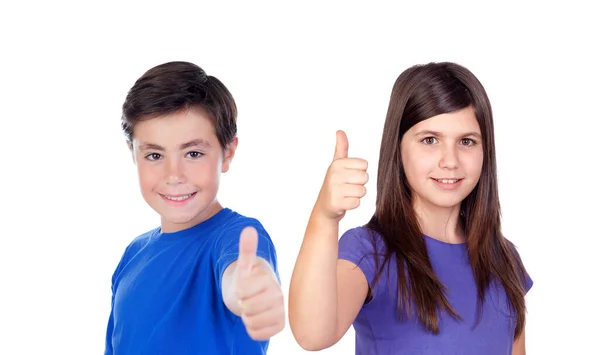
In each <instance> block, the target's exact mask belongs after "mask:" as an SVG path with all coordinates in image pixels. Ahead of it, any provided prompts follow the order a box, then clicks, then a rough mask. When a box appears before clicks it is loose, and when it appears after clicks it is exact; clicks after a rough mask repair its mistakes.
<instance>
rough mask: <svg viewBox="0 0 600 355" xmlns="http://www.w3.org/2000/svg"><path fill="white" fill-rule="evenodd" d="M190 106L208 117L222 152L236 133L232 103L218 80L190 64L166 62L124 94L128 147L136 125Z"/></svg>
mask: <svg viewBox="0 0 600 355" xmlns="http://www.w3.org/2000/svg"><path fill="white" fill-rule="evenodd" d="M192 106H200V107H202V108H203V109H204V110H205V111H206V112H207V113H208V114H209V117H210V119H211V121H212V124H213V126H214V129H215V134H216V136H217V138H218V139H219V143H220V145H221V148H223V149H225V147H226V146H227V145H228V144H229V143H231V142H232V141H233V139H234V138H235V135H236V133H237V122H236V121H237V107H236V104H235V100H234V99H233V96H232V95H231V93H230V92H229V90H228V89H227V88H226V87H225V85H223V83H222V82H221V81H220V80H219V79H217V78H215V77H214V76H210V75H207V74H206V72H205V71H204V70H203V69H202V68H200V67H199V66H197V65H196V64H193V63H189V62H183V61H175V62H168V63H164V64H160V65H158V66H156V67H154V68H152V69H150V70H148V71H147V72H146V73H144V75H142V76H141V77H140V78H139V79H138V80H137V81H136V82H135V84H134V85H133V87H132V88H131V89H130V90H129V92H128V93H127V97H126V98H125V102H124V103H123V115H122V117H121V128H122V129H123V133H124V134H125V137H126V138H127V140H128V141H129V142H130V143H131V142H132V141H133V130H134V128H135V125H136V124H137V123H138V122H142V121H145V120H149V119H153V118H156V117H159V116H164V115H168V114H172V113H175V112H179V111H181V110H186V109H189V108H190V107H192Z"/></svg>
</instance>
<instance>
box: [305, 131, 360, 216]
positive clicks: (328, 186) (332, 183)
mask: <svg viewBox="0 0 600 355" xmlns="http://www.w3.org/2000/svg"><path fill="white" fill-rule="evenodd" d="M367 166H368V164H367V161H366V160H364V159H359V158H348V138H347V137H346V133H344V132H343V131H337V133H336V145H335V154H334V156H333V162H332V163H331V165H330V166H329V169H328V170H327V174H326V175H325V181H324V182H323V186H322V187H321V192H320V193H319V197H318V199H317V203H316V207H317V209H318V210H319V212H321V213H323V214H324V215H325V216H327V217H329V218H331V219H335V220H340V219H342V218H343V217H344V215H345V214H346V211H348V210H352V209H355V208H357V207H358V206H359V205H360V199H361V198H362V197H364V196H365V195H366V193H367V189H366V187H365V184H366V183H367V181H368V180H369V175H368V174H367Z"/></svg>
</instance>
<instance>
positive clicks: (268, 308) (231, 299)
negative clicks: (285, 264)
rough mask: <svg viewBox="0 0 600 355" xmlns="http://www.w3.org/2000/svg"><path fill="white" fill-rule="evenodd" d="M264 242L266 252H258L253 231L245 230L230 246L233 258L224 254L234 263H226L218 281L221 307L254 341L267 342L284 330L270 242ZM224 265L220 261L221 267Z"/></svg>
mask: <svg viewBox="0 0 600 355" xmlns="http://www.w3.org/2000/svg"><path fill="white" fill-rule="evenodd" d="M265 239H266V238H265ZM265 239H263V240H265ZM266 240H267V241H268V242H269V243H267V245H268V246H267V251H266V252H265V251H263V250H259V236H258V233H257V231H256V229H254V228H251V227H250V228H245V229H244V230H243V231H242V232H241V235H240V237H239V243H233V244H231V245H230V247H233V246H236V247H237V248H236V249H238V250H237V251H236V253H235V254H237V255H232V254H231V253H228V252H227V251H225V253H226V254H227V257H228V258H234V259H235V260H232V262H229V263H228V265H227V266H226V268H225V270H224V272H223V273H222V276H221V279H220V280H219V281H220V283H221V285H220V286H221V296H222V298H223V303H224V304H225V306H226V307H227V308H228V309H229V310H230V311H231V312H232V313H234V314H235V315H237V316H239V317H241V318H242V321H243V323H244V325H245V326H246V330H247V331H248V334H249V335H250V337H252V338H253V339H255V340H266V339H269V338H271V337H272V336H274V335H275V334H277V333H279V332H280V331H281V330H283V328H284V326H285V309H284V302H283V293H282V290H281V285H280V284H279V282H278V277H277V274H276V271H275V265H274V263H275V260H274V259H275V258H274V255H270V254H271V253H269V251H271V252H272V253H273V254H274V249H273V248H272V245H269V244H270V240H268V239H266ZM236 244H237V245H236ZM262 245H263V246H264V245H265V244H262ZM258 254H261V255H265V257H261V256H258ZM227 262H228V260H226V259H224V260H223V259H222V265H225V264H226V263H227Z"/></svg>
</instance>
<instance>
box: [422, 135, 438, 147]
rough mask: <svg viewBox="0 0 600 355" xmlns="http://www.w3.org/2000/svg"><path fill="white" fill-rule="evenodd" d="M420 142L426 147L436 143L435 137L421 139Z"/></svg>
mask: <svg viewBox="0 0 600 355" xmlns="http://www.w3.org/2000/svg"><path fill="white" fill-rule="evenodd" d="M422 142H423V143H425V144H427V145H431V144H435V143H436V142H437V139H436V138H435V137H427V138H425V139H423V140H422Z"/></svg>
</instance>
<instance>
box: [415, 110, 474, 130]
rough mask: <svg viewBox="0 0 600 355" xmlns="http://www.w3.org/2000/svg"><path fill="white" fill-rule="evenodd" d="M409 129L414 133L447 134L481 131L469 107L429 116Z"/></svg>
mask: <svg viewBox="0 0 600 355" xmlns="http://www.w3.org/2000/svg"><path fill="white" fill-rule="evenodd" d="M411 130H412V131H413V132H414V133H415V134H419V133H420V132H424V131H429V132H431V133H435V132H437V133H440V134H448V135H454V134H466V133H480V132H481V130H480V127H479V123H478V122H477V117H476V116H475V111H474V110H473V109H472V108H470V107H468V108H465V109H462V110H459V111H455V112H451V113H444V114H441V115H437V116H433V117H430V118H428V119H425V120H423V121H421V122H419V123H417V124H416V125H414V126H413V127H412V128H411Z"/></svg>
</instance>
